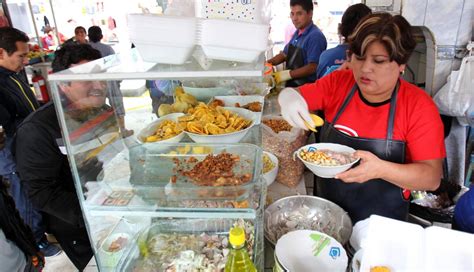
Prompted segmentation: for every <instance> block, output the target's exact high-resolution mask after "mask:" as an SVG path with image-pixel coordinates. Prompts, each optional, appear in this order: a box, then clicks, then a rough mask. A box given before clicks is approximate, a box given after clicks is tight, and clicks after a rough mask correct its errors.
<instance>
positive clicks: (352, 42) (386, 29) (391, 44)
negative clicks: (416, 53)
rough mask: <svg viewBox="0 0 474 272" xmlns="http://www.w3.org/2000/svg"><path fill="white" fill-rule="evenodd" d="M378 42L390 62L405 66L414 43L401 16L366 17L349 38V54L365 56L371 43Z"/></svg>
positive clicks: (373, 15)
mask: <svg viewBox="0 0 474 272" xmlns="http://www.w3.org/2000/svg"><path fill="white" fill-rule="evenodd" d="M376 41H377V42H380V43H381V44H382V45H383V46H384V47H385V49H386V50H387V52H388V55H389V57H390V61H395V62H397V63H398V64H406V63H407V62H408V59H409V58H410V55H411V53H412V52H413V50H414V49H415V46H416V42H415V39H414V38H413V35H412V30H411V25H410V23H408V21H407V20H406V19H405V18H403V16H401V15H395V16H393V15H391V14H389V13H385V12H383V13H374V14H371V15H368V16H366V17H365V18H364V19H363V20H362V21H361V22H360V23H359V24H358V25H357V27H356V29H355V30H354V32H353V33H352V34H351V35H350V36H349V40H348V42H349V54H356V55H357V56H361V57H362V56H365V53H366V51H367V48H368V47H369V45H371V44H372V43H373V42H376Z"/></svg>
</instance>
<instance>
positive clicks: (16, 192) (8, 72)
mask: <svg viewBox="0 0 474 272" xmlns="http://www.w3.org/2000/svg"><path fill="white" fill-rule="evenodd" d="M28 41H29V38H28V36H27V35H26V34H25V33H23V32H21V31H20V30H18V29H15V28H12V27H2V28H0V125H1V126H3V128H4V129H5V132H6V146H5V148H4V149H3V150H1V151H0V175H2V176H3V177H4V179H5V180H7V181H8V183H9V192H10V194H11V196H12V197H13V199H14V200H15V204H16V207H17V208H18V211H19V212H20V215H21V217H22V218H23V220H24V221H25V223H26V224H28V225H29V226H30V227H31V228H32V230H33V233H34V234H35V239H36V241H37V243H38V246H39V247H40V248H41V251H42V252H43V253H44V254H45V256H47V257H51V256H56V255H58V254H59V253H60V252H61V250H60V249H59V248H58V247H56V246H55V245H53V244H50V243H48V241H47V239H46V236H45V226H44V223H43V220H42V217H41V213H40V212H39V211H37V210H35V209H34V208H33V206H32V204H31V201H30V200H29V199H28V197H27V195H26V190H25V188H24V186H23V185H22V184H21V182H20V179H19V178H18V174H17V169H16V165H15V162H14V158H13V155H12V153H11V151H12V142H13V135H14V134H15V132H16V130H17V127H18V125H19V124H20V123H21V122H22V121H23V119H25V118H26V117H27V116H28V115H29V114H30V113H32V112H33V111H35V110H36V109H38V108H39V103H38V101H37V100H36V98H35V95H34V93H33V91H32V90H31V88H30V86H29V84H28V82H27V81H26V79H25V78H24V76H22V74H21V73H20V72H21V71H22V70H23V68H24V67H25V65H26V64H28V58H27V56H26V55H27V54H28Z"/></svg>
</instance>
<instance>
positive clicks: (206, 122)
mask: <svg viewBox="0 0 474 272" xmlns="http://www.w3.org/2000/svg"><path fill="white" fill-rule="evenodd" d="M178 123H179V125H180V126H181V127H183V128H184V130H185V132H186V134H187V135H188V136H189V137H190V138H191V139H192V140H193V141H194V142H196V143H223V144H226V143H238V142H239V141H240V140H242V138H244V137H245V135H247V133H248V132H249V130H250V128H252V126H253V125H254V124H255V115H254V114H253V112H251V111H249V110H246V109H243V108H234V107H219V106H217V107H213V106H208V105H205V104H199V105H198V106H197V107H194V108H193V109H192V110H190V111H188V113H187V114H186V115H184V116H181V117H179V118H178Z"/></svg>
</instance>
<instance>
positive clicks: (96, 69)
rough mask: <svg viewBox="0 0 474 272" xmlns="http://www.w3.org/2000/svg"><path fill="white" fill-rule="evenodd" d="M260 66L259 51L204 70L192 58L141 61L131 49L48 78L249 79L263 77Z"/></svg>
mask: <svg viewBox="0 0 474 272" xmlns="http://www.w3.org/2000/svg"><path fill="white" fill-rule="evenodd" d="M263 65H264V55H263V54H261V55H260V56H259V58H258V60H257V62H255V63H240V62H231V61H220V60H214V61H213V63H212V65H211V67H210V69H209V70H204V69H203V68H201V66H200V65H199V63H198V62H197V61H196V60H195V59H194V58H192V59H191V60H189V61H188V62H186V63H185V64H183V65H171V64H160V63H150V62H145V61H142V60H141V57H140V56H139V54H138V52H137V51H136V50H135V49H131V50H130V51H128V52H124V53H121V54H115V55H111V56H108V57H105V58H101V59H98V60H95V61H92V62H88V63H86V64H82V65H79V66H75V67H72V68H70V69H67V70H64V71H61V72H59V73H55V74H51V75H49V80H51V81H71V80H124V79H144V78H146V79H150V80H156V79H186V78H187V79H193V78H249V77H262V75H263V68H264V67H263Z"/></svg>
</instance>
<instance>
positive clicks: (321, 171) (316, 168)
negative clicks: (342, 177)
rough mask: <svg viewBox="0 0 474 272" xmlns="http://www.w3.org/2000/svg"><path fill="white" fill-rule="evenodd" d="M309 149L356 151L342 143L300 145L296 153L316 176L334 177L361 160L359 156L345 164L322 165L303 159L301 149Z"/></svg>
mask: <svg viewBox="0 0 474 272" xmlns="http://www.w3.org/2000/svg"><path fill="white" fill-rule="evenodd" d="M308 149H313V150H320V149H328V150H332V151H336V152H348V153H354V152H355V150H354V149H353V148H351V147H348V146H345V145H340V144H332V143H319V144H309V145H305V146H303V147H300V148H299V149H298V150H297V151H296V152H295V155H296V156H297V157H298V159H300V160H301V161H302V162H303V163H304V165H305V166H306V167H307V168H308V169H309V170H311V172H313V173H314V174H315V175H316V176H318V177H322V178H333V177H334V176H335V175H337V174H339V173H342V172H344V171H346V170H347V169H349V168H351V166H352V165H353V164H354V163H356V162H358V161H359V158H357V159H356V160H355V161H353V162H351V163H348V164H344V165H338V166H322V165H318V164H316V163H312V162H308V161H305V160H303V158H301V156H300V151H302V150H308Z"/></svg>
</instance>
